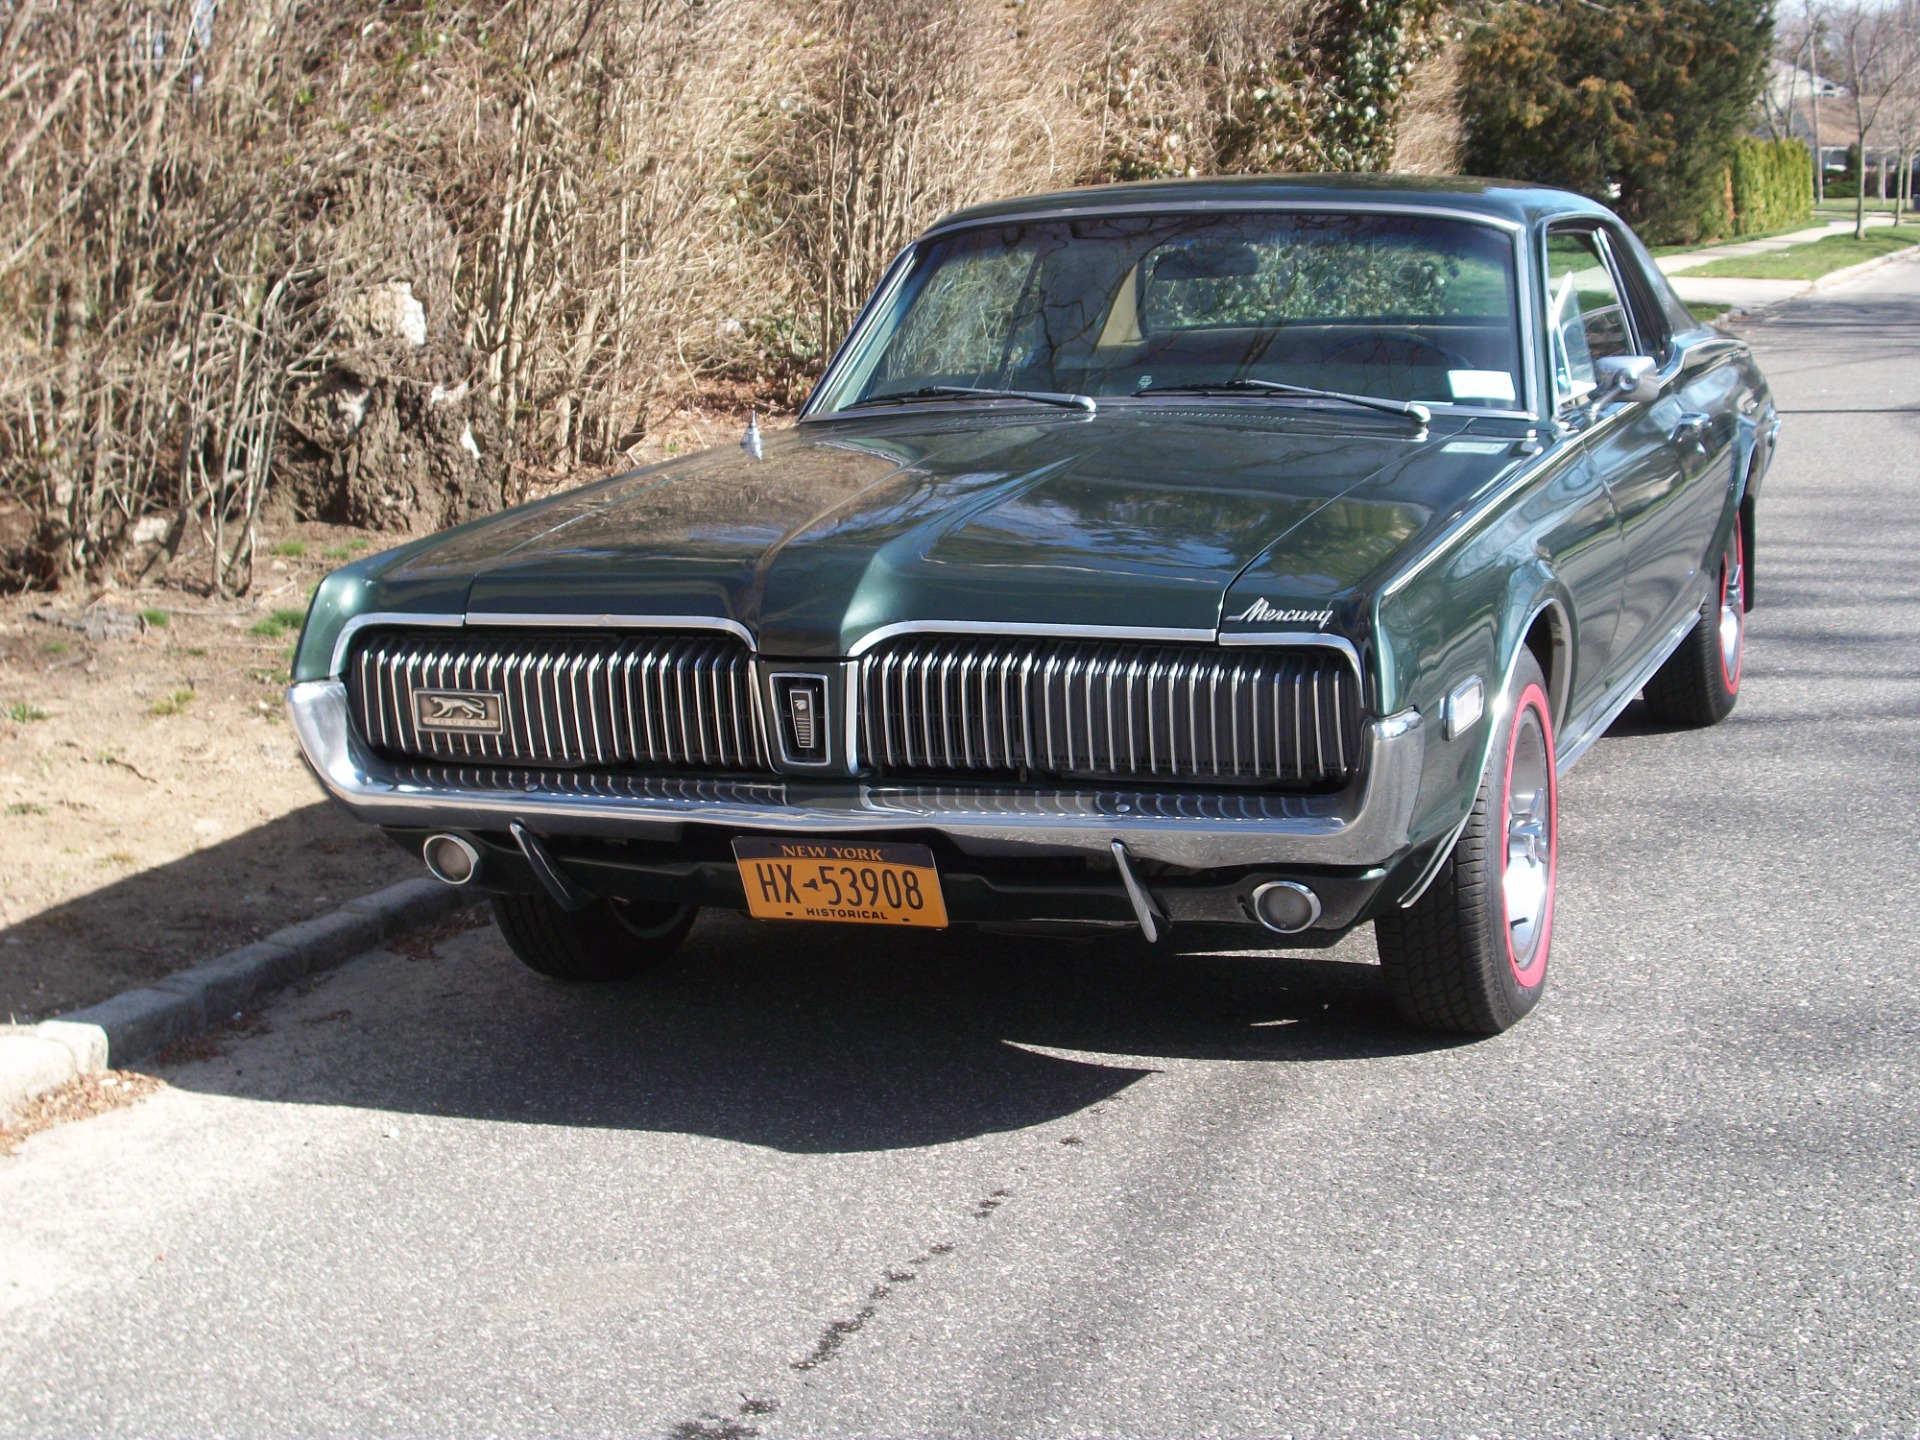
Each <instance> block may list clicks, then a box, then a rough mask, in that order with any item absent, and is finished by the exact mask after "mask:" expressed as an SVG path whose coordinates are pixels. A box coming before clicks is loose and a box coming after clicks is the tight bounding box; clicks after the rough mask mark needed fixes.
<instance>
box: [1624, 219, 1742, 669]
mask: <svg viewBox="0 0 1920 1440" xmlns="http://www.w3.org/2000/svg"><path fill="white" fill-rule="evenodd" d="M1601 239H1602V241H1603V242H1605V243H1606V245H1607V250H1608V252H1609V255H1610V257H1611V259H1612V261H1613V264H1614V268H1615V273H1616V274H1617V275H1618V277H1619V278H1620V281H1621V283H1622V285H1623V287H1624V290H1625V294H1626V297H1627V303H1628V308H1629V309H1630V311H1631V313H1632V316H1633V326H1634V331H1635V333H1636V335H1637V336H1638V337H1639V339H1638V343H1639V345H1640V347H1641V348H1640V351H1639V353H1640V354H1642V355H1651V356H1652V357H1653V358H1654V359H1656V360H1657V361H1659V363H1660V376H1661V397H1660V400H1659V401H1658V402H1657V403H1656V404H1655V405H1654V406H1653V407H1652V411H1653V418H1654V419H1655V420H1656V421H1657V422H1658V423H1659V424H1660V425H1661V426H1663V427H1664V428H1665V430H1666V433H1667V438H1668V440H1669V441H1670V442H1671V443H1672V444H1673V446H1674V448H1675V451H1676V453H1677V457H1678V461H1679V470H1680V480H1679V484H1678V486H1677V487H1676V488H1675V489H1674V490H1672V491H1670V492H1669V493H1667V494H1665V495H1662V496H1661V497H1659V498H1658V500H1657V501H1656V502H1655V503H1654V504H1653V505H1652V506H1651V507H1650V508H1649V510H1648V513H1647V515H1646V516H1645V517H1644V518H1645V519H1646V520H1647V521H1648V522H1650V523H1647V524H1644V525H1643V526H1642V527H1641V542H1640V548H1639V553H1638V554H1637V555H1632V556H1630V557H1629V560H1630V563H1631V564H1632V566H1633V568H1634V571H1635V573H1636V574H1637V575H1638V576H1639V577H1641V578H1640V580H1639V581H1638V583H1639V584H1642V585H1644V586H1645V587H1646V590H1647V603H1648V604H1649V606H1651V605H1652V604H1654V603H1655V602H1656V601H1657V602H1663V603H1664V609H1663V610H1661V611H1660V612H1659V613H1658V614H1656V615H1655V616H1654V617H1653V618H1652V619H1651V620H1650V621H1649V623H1648V629H1649V630H1650V631H1651V632H1652V638H1651V640H1650V643H1658V642H1659V641H1661V640H1664V639H1665V638H1666V637H1667V636H1668V635H1670V634H1672V632H1673V631H1674V629H1675V628H1676V627H1678V626H1679V625H1680V624H1682V623H1683V622H1685V621H1686V620H1688V619H1689V618H1690V617H1692V616H1693V615H1694V614H1695V613H1696V612H1697V611H1698V609H1699V606H1700V601H1701V599H1702V598H1703V597H1704V595H1705V593H1706V588H1707V585H1708V583H1709V580H1710V579H1711V577H1712V575H1713V573H1714V572H1715V570H1716V567H1717V565H1718V560H1719V551H1718V550H1717V549H1716V548H1715V547H1714V544H1713V541H1714V538H1715V535H1716V532H1717V531H1718V529H1719V526H1720V521H1721V520H1722V518H1723V517H1724V516H1725V515H1726V514H1727V509H1728V506H1729V505H1730V503H1731V501H1732V498H1733V491H1734V480H1735V476H1734V474H1733V464H1734V460H1735V457H1736V451H1737V447H1736V445H1735V444H1734V440H1735V436H1736V433H1737V430H1738V423H1739V422H1738V420H1737V418H1736V416H1737V412H1738V398H1739V390H1740V386H1741V383H1742V382H1741V376H1740V371H1739V368H1738V367H1737V366H1735V365H1733V364H1730V363H1729V361H1730V359H1731V356H1732V347H1731V346H1729V345H1728V344H1727V342H1725V341H1724V340H1720V339H1718V338H1715V339H1712V340H1707V341H1704V342H1689V343H1688V344H1686V345H1684V346H1679V345H1676V344H1675V343H1674V340H1673V332H1672V330H1671V328H1670V327H1669V324H1668V322H1667V319H1666V316H1665V313H1664V311H1663V310H1662V309H1661V307H1660V304H1659V302H1658V300H1656V299H1655V298H1654V297H1655V294H1656V292H1655V290H1654V286H1653V282H1652V281H1651V280H1650V279H1649V278H1648V277H1647V276H1646V274H1645V273H1644V272H1645V265H1646V264H1647V263H1648V262H1647V261H1646V259H1645V257H1644V255H1641V254H1636V250H1635V247H1634V246H1632V245H1631V244H1629V243H1628V242H1627V240H1626V239H1625V238H1618V239H1616V238H1614V237H1613V236H1611V234H1610V233H1609V231H1608V230H1607V229H1605V228H1603V229H1602V231H1601ZM1634 583H1636V582H1635V581H1634V580H1633V579H1632V578H1630V579H1629V584H1630V585H1632V584H1634Z"/></svg>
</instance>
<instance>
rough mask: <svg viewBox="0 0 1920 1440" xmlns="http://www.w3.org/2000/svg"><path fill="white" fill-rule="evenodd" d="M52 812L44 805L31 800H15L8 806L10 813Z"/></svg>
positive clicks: (41, 813)
mask: <svg viewBox="0 0 1920 1440" xmlns="http://www.w3.org/2000/svg"><path fill="white" fill-rule="evenodd" d="M50 813H52V812H50V811H49V810H48V809H47V807H46V806H44V805H36V804H34V803H33V801H31V800H15V801H14V802H13V803H12V804H11V805H9V806H7V814H9V815H47V814H50Z"/></svg>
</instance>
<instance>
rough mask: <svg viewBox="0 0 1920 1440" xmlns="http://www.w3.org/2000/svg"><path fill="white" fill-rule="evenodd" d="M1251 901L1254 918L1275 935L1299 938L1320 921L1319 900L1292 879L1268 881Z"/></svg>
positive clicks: (1254, 894)
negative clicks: (1297, 936) (1314, 923)
mask: <svg viewBox="0 0 1920 1440" xmlns="http://www.w3.org/2000/svg"><path fill="white" fill-rule="evenodd" d="M1252 898H1253V918H1254V919H1256V920H1258V921H1259V922H1260V923H1261V924H1262V925H1264V926H1266V927H1267V929H1269V930H1271V931H1273V932H1274V933H1275V934H1276V935H1298V934H1299V933H1300V932H1301V931H1302V930H1305V929H1306V928H1307V927H1308V926H1309V925H1311V924H1313V922H1314V921H1316V920H1318V919H1319V918H1320V897H1319V896H1318V895H1316V894H1314V893H1313V891H1311V890H1309V889H1308V888H1307V887H1306V886H1304V885H1297V884H1295V883H1294V882H1293V881H1291V880H1269V881H1268V882H1267V883H1266V884H1265V885H1262V886H1260V887H1258V888H1257V889H1256V890H1255V891H1254V892H1253V897H1252Z"/></svg>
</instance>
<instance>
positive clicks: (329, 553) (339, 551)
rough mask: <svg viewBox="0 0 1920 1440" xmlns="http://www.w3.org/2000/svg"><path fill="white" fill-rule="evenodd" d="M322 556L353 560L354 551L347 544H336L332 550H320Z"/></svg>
mask: <svg viewBox="0 0 1920 1440" xmlns="http://www.w3.org/2000/svg"><path fill="white" fill-rule="evenodd" d="M320 558H321V559H322V560H351V559H352V558H353V551H352V550H351V549H350V548H348V547H347V546H345V545H336V546H334V547H333V548H332V549H331V550H322V551H321V552H320Z"/></svg>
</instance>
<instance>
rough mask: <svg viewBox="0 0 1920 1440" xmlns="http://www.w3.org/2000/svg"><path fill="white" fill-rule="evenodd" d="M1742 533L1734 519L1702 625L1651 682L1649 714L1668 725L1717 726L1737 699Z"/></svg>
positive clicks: (1743, 611)
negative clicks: (1731, 534) (1730, 535)
mask: <svg viewBox="0 0 1920 1440" xmlns="http://www.w3.org/2000/svg"><path fill="white" fill-rule="evenodd" d="M1740 529H1741V526H1740V521H1739V520H1738V518H1736V519H1735V520H1734V522H1733V536H1732V538H1731V539H1729V540H1728V541H1727V549H1726V553H1725V554H1724V555H1722V556H1721V557H1720V573H1719V575H1718V576H1716V577H1715V582H1714V587H1713V589H1712V590H1711V591H1709V592H1708V594H1707V598H1706V600H1705V601H1704V602H1703V603H1702V604H1701V606H1700V623H1699V624H1697V625H1695V626H1694V627H1693V629H1692V631H1691V632H1689V633H1688V635H1687V638H1686V639H1684V640H1682V641H1681V642H1680V648H1679V649H1678V650H1675V651H1674V652H1673V654H1671V655H1669V656H1668V657H1667V661H1666V663H1665V664H1664V665H1662V666H1661V667H1660V668H1659V669H1658V670H1656V671H1655V672H1654V675H1653V678H1652V679H1651V680H1649V681H1648V682H1647V685H1646V690H1645V694H1646V698H1647V713H1648V714H1649V715H1651V716H1653V718H1654V719H1656V720H1658V721H1661V722H1662V723H1664V724H1667V725H1684V726H1686V727H1687V728H1689V729H1697V728H1700V727H1703V726H1707V725H1717V724H1719V723H1720V722H1721V721H1722V720H1724V719H1726V718H1727V716H1728V714H1729V713H1730V712H1731V711H1732V710H1733V702H1734V701H1735V700H1736V699H1738V698H1739V695H1740V669H1741V666H1742V664H1743V663H1744V661H1745V659H1746V647H1747V595H1746V584H1747V582H1746V571H1747V548H1746V541H1745V539H1744V538H1743V537H1742V535H1741V533H1740Z"/></svg>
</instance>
